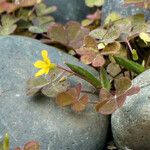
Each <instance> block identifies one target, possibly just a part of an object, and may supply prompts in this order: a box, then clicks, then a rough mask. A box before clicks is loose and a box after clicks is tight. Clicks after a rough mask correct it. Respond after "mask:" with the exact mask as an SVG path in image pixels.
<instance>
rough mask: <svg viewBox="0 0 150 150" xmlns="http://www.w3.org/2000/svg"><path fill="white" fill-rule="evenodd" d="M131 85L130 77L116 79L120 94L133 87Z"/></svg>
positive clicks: (116, 87)
mask: <svg viewBox="0 0 150 150" xmlns="http://www.w3.org/2000/svg"><path fill="white" fill-rule="evenodd" d="M131 85H132V82H131V79H130V78H128V77H121V78H119V79H115V82H114V86H115V89H116V93H117V94H118V95H120V94H123V93H124V92H125V91H126V90H128V89H129V88H130V87H131Z"/></svg>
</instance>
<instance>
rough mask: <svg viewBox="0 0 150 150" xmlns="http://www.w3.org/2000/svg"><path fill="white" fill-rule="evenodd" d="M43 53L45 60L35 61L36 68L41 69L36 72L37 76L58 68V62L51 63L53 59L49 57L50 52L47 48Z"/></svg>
mask: <svg viewBox="0 0 150 150" xmlns="http://www.w3.org/2000/svg"><path fill="white" fill-rule="evenodd" d="M41 54H42V57H43V61H42V60H38V61H36V62H35V63H34V66H35V67H36V68H40V69H41V70H39V71H38V72H37V73H36V74H35V76H36V77H38V76H41V75H43V74H48V73H49V71H50V70H52V69H54V68H56V64H53V63H51V60H50V59H49V57H48V52H47V51H46V50H42V52H41Z"/></svg>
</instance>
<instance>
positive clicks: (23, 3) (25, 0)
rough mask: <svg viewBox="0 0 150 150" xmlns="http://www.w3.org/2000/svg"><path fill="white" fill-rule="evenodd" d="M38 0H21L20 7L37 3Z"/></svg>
mask: <svg viewBox="0 0 150 150" xmlns="http://www.w3.org/2000/svg"><path fill="white" fill-rule="evenodd" d="M38 1H39V0H22V1H21V3H20V6H21V7H30V6H34V5H35V4H37V3H38Z"/></svg>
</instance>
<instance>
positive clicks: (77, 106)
mask: <svg viewBox="0 0 150 150" xmlns="http://www.w3.org/2000/svg"><path fill="white" fill-rule="evenodd" d="M87 104H88V95H87V94H86V95H83V96H82V97H81V98H80V99H79V100H77V101H75V102H74V103H73V105H72V110H74V111H75V112H81V111H83V110H85V108H86V106H87Z"/></svg>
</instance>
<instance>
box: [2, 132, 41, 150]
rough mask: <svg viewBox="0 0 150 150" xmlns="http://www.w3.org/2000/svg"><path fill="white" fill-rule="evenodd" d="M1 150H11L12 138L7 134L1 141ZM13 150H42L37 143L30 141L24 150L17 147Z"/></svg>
mask: <svg viewBox="0 0 150 150" xmlns="http://www.w3.org/2000/svg"><path fill="white" fill-rule="evenodd" d="M0 150H10V138H9V135H8V134H7V133H6V134H5V136H4V139H3V140H1V139H0ZM13 150H40V145H39V143H38V142H36V141H29V142H27V143H25V144H24V146H23V147H22V148H21V147H16V148H14V149H13Z"/></svg>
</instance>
